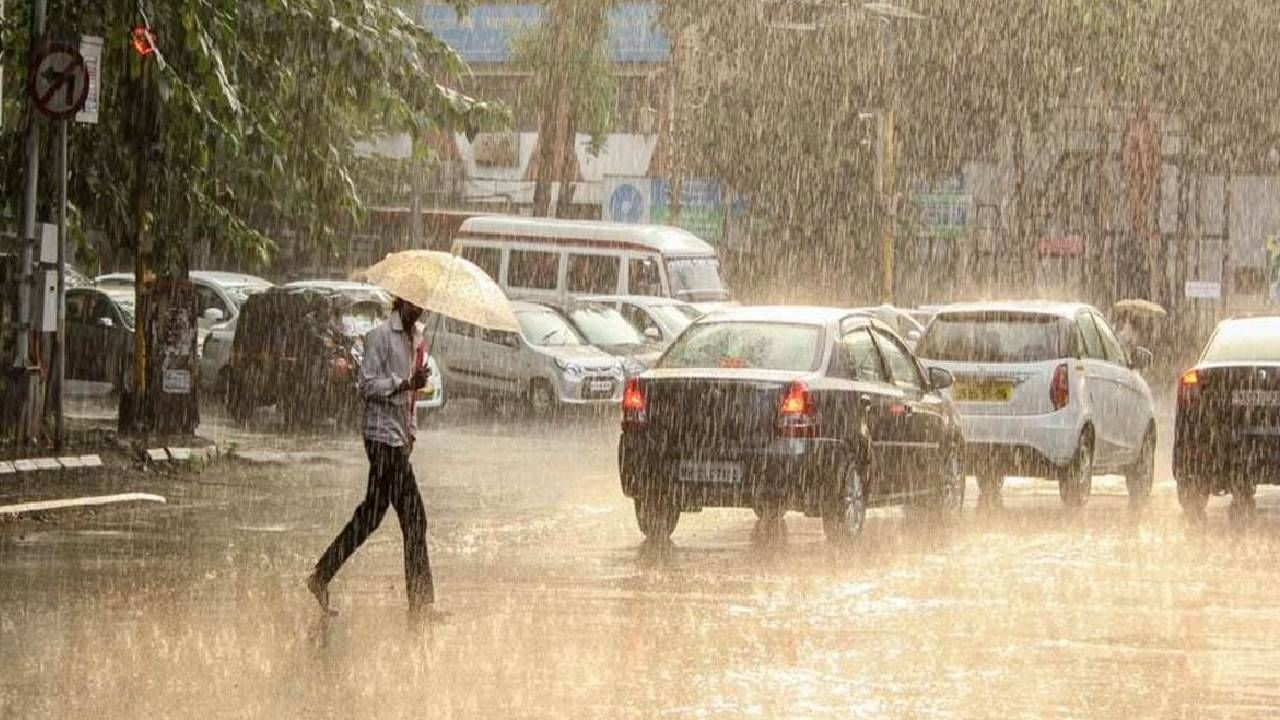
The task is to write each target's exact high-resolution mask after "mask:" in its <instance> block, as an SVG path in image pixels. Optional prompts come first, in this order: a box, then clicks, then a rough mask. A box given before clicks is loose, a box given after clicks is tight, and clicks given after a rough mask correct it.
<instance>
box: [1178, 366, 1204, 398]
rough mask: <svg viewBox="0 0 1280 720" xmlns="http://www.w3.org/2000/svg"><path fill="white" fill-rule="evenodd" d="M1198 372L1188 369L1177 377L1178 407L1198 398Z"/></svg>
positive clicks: (1199, 385)
mask: <svg viewBox="0 0 1280 720" xmlns="http://www.w3.org/2000/svg"><path fill="white" fill-rule="evenodd" d="M1200 380H1201V377H1200V373H1199V372H1198V371H1196V370H1188V371H1186V372H1184V373H1182V375H1181V376H1179V377H1178V407H1186V406H1188V405H1190V404H1192V403H1194V402H1195V401H1196V400H1199V399H1200V387H1201V382H1200Z"/></svg>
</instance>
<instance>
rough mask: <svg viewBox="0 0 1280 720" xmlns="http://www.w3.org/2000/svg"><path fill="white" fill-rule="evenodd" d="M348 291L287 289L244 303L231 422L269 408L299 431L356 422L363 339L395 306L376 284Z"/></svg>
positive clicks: (231, 375) (231, 371)
mask: <svg viewBox="0 0 1280 720" xmlns="http://www.w3.org/2000/svg"><path fill="white" fill-rule="evenodd" d="M349 290H350V291H348V292H344V291H343V289H342V288H340V287H336V286H330V285H325V284H318V283H317V284H308V285H304V286H284V287H279V288H272V289H270V290H267V291H265V292H261V293H257V294H255V295H252V296H250V297H249V299H248V300H246V301H245V305H244V309H243V311H242V312H241V314H240V318H239V322H238V324H237V327H236V336H235V343H234V346H233V349H232V355H231V362H230V364H229V365H228V367H227V373H228V375H227V381H228V392H227V407H228V410H229V411H230V413H231V415H232V417H234V418H235V419H237V420H238V421H241V422H247V421H248V420H249V419H250V418H251V417H252V416H253V413H254V411H255V410H256V409H257V408H259V407H262V406H266V405H278V406H279V409H280V410H281V412H282V414H283V415H284V417H285V419H286V422H287V423H288V424H290V425H294V426H297V425H308V424H312V423H314V422H316V421H318V420H325V419H329V418H336V419H338V420H339V421H346V420H351V419H354V418H355V417H356V415H357V413H358V411H359V395H358V394H357V392H356V381H357V374H358V372H359V362H360V359H361V357H362V352H363V348H362V338H363V337H364V335H365V334H366V333H367V332H368V331H369V330H370V329H372V328H373V326H374V325H376V324H377V323H378V322H379V321H381V320H382V318H384V317H385V316H386V313H387V309H388V306H389V302H388V298H387V297H386V295H385V293H381V291H378V289H377V288H372V287H371V286H367V285H364V286H360V287H359V288H354V289H349ZM379 293H381V294H379Z"/></svg>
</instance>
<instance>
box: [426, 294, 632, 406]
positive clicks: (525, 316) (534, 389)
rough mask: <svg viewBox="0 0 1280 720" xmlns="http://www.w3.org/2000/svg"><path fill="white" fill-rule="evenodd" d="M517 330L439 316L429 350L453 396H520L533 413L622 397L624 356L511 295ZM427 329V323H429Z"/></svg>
mask: <svg viewBox="0 0 1280 720" xmlns="http://www.w3.org/2000/svg"><path fill="white" fill-rule="evenodd" d="M511 305H512V309H513V310H514V311H515V314H516V318H517V319H518V320H519V321H520V328H521V332H520V333H512V332H502V331H497V330H489V329H486V328H480V327H476V326H474V325H469V324H467V323H462V322H458V321H456V320H452V319H450V318H444V319H443V321H442V322H441V325H440V328H439V329H438V330H437V331H436V333H435V338H434V340H433V343H432V348H431V354H432V356H434V357H435V358H436V360H437V363H438V364H439V365H440V368H441V371H442V372H443V374H444V379H445V386H446V387H448V388H449V393H450V396H451V398H454V399H456V398H462V397H473V398H481V399H518V400H521V401H523V402H525V403H527V404H528V406H529V409H530V410H531V411H533V412H534V413H535V414H539V415H542V414H548V413H550V412H552V411H554V410H555V409H556V408H557V407H560V406H567V405H607V404H617V403H619V402H621V400H622V389H623V384H624V381H625V374H624V371H623V365H622V361H621V360H620V359H619V358H616V357H614V356H612V355H609V354H607V353H605V352H603V351H601V350H599V349H597V348H595V347H592V346H591V345H588V344H587V343H586V341H585V340H583V338H582V336H581V335H580V334H579V333H578V331H577V330H575V329H574V328H573V326H572V325H571V324H569V322H568V321H567V320H565V318H564V317H563V316H562V315H560V314H559V313H557V312H556V311H554V310H552V309H551V308H548V307H545V306H542V305H535V304H532V303H523V302H515V303H512V304H511ZM428 332H430V330H428Z"/></svg>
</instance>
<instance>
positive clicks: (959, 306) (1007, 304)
mask: <svg viewBox="0 0 1280 720" xmlns="http://www.w3.org/2000/svg"><path fill="white" fill-rule="evenodd" d="M1081 310H1094V311H1095V312H1096V311H1097V310H1096V308H1094V307H1093V306H1092V305H1088V304H1086V303H1076V302H1059V301H1054V300H999V301H996V300H992V301H985V302H970V303H955V304H952V305H944V306H942V307H940V308H938V309H937V311H936V313H935V317H938V316H942V315H960V314H966V313H991V312H997V313H1025V314H1028V315H1054V316H1057V317H1062V318H1074V317H1075V316H1076V314H1077V313H1079V312H1080V311H1081Z"/></svg>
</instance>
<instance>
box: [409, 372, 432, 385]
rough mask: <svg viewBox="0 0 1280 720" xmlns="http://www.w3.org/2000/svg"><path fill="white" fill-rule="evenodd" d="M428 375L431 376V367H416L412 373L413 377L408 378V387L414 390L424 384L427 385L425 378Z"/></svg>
mask: <svg viewBox="0 0 1280 720" xmlns="http://www.w3.org/2000/svg"><path fill="white" fill-rule="evenodd" d="M429 377H431V369H430V368H425V367H421V368H418V369H417V370H416V371H415V372H414V373H413V377H411V378H409V387H410V389H412V390H414V391H417V390H421V389H422V388H424V387H426V386H427V378H429Z"/></svg>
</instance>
